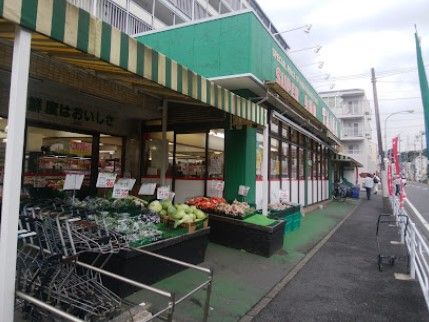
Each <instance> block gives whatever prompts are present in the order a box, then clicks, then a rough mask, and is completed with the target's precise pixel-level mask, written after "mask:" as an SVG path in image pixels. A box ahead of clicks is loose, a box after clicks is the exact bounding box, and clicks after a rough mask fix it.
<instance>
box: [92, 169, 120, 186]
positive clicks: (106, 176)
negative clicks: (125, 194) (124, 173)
mask: <svg viewBox="0 0 429 322" xmlns="http://www.w3.org/2000/svg"><path fill="white" fill-rule="evenodd" d="M116 176H117V174H116V173H108V172H100V173H99V174H98V178H97V184H96V187H97V188H113V186H114V185H115V181H116Z"/></svg>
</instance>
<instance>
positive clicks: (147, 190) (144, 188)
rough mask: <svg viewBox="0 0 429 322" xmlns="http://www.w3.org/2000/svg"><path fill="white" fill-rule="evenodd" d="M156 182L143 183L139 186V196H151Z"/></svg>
mask: <svg viewBox="0 0 429 322" xmlns="http://www.w3.org/2000/svg"><path fill="white" fill-rule="evenodd" d="M155 189H156V183H143V184H142V185H141V186H140V190H139V195H140V196H153V195H154V194H155Z"/></svg>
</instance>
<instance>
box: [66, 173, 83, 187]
mask: <svg viewBox="0 0 429 322" xmlns="http://www.w3.org/2000/svg"><path fill="white" fill-rule="evenodd" d="M84 177H85V176H84V175H83V174H66V179H65V180H64V186H63V190H80V188H81V187H82V182H83V178H84Z"/></svg>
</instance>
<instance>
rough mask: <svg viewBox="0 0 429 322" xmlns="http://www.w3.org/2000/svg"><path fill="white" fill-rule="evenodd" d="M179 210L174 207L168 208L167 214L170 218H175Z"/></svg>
mask: <svg viewBox="0 0 429 322" xmlns="http://www.w3.org/2000/svg"><path fill="white" fill-rule="evenodd" d="M176 212H177V209H176V207H174V206H173V205H170V206H168V208H167V213H168V215H169V216H170V217H174V216H175V215H176Z"/></svg>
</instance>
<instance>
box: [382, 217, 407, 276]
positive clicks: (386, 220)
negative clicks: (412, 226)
mask: <svg viewBox="0 0 429 322" xmlns="http://www.w3.org/2000/svg"><path fill="white" fill-rule="evenodd" d="M400 224H404V225H400ZM400 227H403V228H401V229H403V232H401V233H400V235H402V233H403V238H401V240H400V241H397V239H398V233H399V232H400V229H399V228H400ZM407 227H408V216H405V215H398V216H397V218H395V217H394V216H392V215H379V216H378V219H377V231H376V239H377V250H378V256H377V266H378V270H379V271H380V272H382V271H383V265H390V266H394V265H395V263H398V262H402V263H405V264H406V270H407V271H408V270H409V264H410V257H409V255H408V252H407V249H406V247H405V245H404V243H403V241H404V240H405V237H406V233H407Z"/></svg>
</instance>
